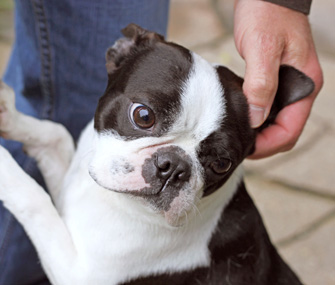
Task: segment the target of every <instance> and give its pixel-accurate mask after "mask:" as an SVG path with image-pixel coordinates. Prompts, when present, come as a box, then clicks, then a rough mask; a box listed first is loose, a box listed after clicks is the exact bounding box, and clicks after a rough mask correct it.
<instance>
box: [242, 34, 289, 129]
mask: <svg viewBox="0 0 335 285" xmlns="http://www.w3.org/2000/svg"><path fill="white" fill-rule="evenodd" d="M278 41H279V40H278V39H277V38H275V37H273V36H271V35H260V36H257V38H253V39H251V41H250V42H248V43H245V44H243V46H246V47H247V48H246V49H245V51H243V57H244V59H245V61H246V73H245V81H244V84H243V91H244V93H245V95H246V96H247V99H248V103H249V109H250V122H251V126H252V127H253V128H256V127H259V126H260V125H261V124H262V123H263V122H264V121H265V119H266V118H267V116H268V114H269V112H270V109H271V105H272V103H273V100H274V96H275V93H276V90H277V86H278V72H279V66H280V59H281V53H282V50H283V48H284V47H283V44H282V43H281V42H278ZM251 47H252V48H251Z"/></svg>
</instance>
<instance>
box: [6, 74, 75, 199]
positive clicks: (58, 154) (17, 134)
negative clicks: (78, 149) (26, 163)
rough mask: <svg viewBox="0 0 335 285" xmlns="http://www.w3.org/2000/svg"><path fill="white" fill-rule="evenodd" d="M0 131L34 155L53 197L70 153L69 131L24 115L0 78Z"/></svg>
mask: <svg viewBox="0 0 335 285" xmlns="http://www.w3.org/2000/svg"><path fill="white" fill-rule="evenodd" d="M0 135H1V136H2V137H4V138H6V139H11V140H15V141H19V142H22V143H23V147H24V149H25V151H26V152H27V153H28V155H29V156H31V157H33V158H35V159H36V161H37V163H38V167H39V168H40V170H41V172H42V174H43V177H44V179H45V182H46V184H47V186H48V189H49V192H50V194H51V196H52V197H53V199H54V201H57V196H58V192H59V190H60V188H61V187H62V182H63V178H64V176H65V173H66V171H67V169H68V167H69V164H70V162H71V159H72V156H73V153H74V144H73V140H72V137H71V135H70V134H69V133H68V131H67V130H66V129H65V128H64V127H63V126H62V125H60V124H56V123H54V122H51V121H46V120H44V121H42V120H38V119H35V118H33V117H30V116H26V115H24V114H22V113H20V112H18V111H17V110H16V109H15V95H14V92H13V90H12V89H11V88H9V87H8V86H7V85H6V84H5V83H3V82H2V81H1V80H0Z"/></svg>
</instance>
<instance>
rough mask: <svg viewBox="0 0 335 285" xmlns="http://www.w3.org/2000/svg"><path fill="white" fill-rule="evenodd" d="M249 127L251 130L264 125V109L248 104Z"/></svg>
mask: <svg viewBox="0 0 335 285" xmlns="http://www.w3.org/2000/svg"><path fill="white" fill-rule="evenodd" d="M249 110H250V125H251V127H252V128H257V127H259V126H260V125H262V124H263V123H264V120H265V108H262V107H259V106H255V105H252V104H250V105H249Z"/></svg>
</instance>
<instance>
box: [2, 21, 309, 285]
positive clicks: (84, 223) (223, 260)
mask: <svg viewBox="0 0 335 285" xmlns="http://www.w3.org/2000/svg"><path fill="white" fill-rule="evenodd" d="M123 34H124V36H125V37H124V38H122V39H120V40H118V41H117V42H116V43H115V45H114V46H113V47H112V48H110V49H109V50H108V52H107V56H106V58H107V64H106V66H107V71H108V86H107V89H106V91H105V94H104V95H103V96H102V97H101V99H100V100H99V104H98V107H97V110H96V114H95V118H94V122H92V123H90V124H89V125H88V126H87V127H86V129H85V130H84V131H83V134H82V136H81V139H80V141H79V144H78V148H77V150H76V152H74V144H73V141H72V138H71V136H70V135H69V134H68V132H67V131H66V130H65V128H64V127H62V126H61V125H58V124H56V123H53V122H49V121H40V120H37V119H34V118H32V117H28V116H25V115H24V114H22V113H20V112H18V111H17V110H16V109H15V107H14V93H13V92H12V90H11V89H9V87H7V86H6V85H5V84H4V83H0V84H1V86H0V134H1V135H2V136H3V137H4V138H8V139H12V140H17V141H20V142H22V143H23V144H24V148H25V150H26V151H27V153H28V154H29V155H30V156H31V157H33V158H35V159H36V160H37V162H38V165H39V168H40V169H41V171H42V173H43V176H44V178H45V181H46V183H47V186H48V189H49V191H50V196H51V197H50V196H49V195H48V194H46V193H45V192H44V191H43V189H42V188H41V187H40V186H39V185H38V184H37V183H36V182H35V181H34V180H33V179H32V178H30V177H29V176H28V175H27V174H26V173H24V171H23V170H22V169H21V168H20V167H19V166H18V165H17V164H16V162H15V161H14V160H13V158H12V157H11V156H10V154H9V153H8V152H7V151H6V150H5V149H4V148H1V147H0V200H2V201H3V203H4V205H5V206H6V207H7V208H8V209H9V210H10V211H11V212H12V213H13V214H14V215H15V216H16V218H17V219H18V220H19V221H20V222H21V223H22V225H23V226H24V228H25V230H26V231H27V233H28V235H29V237H30V238H31V240H32V242H33V243H34V245H35V247H36V249H37V251H38V254H39V256H40V258H41V262H42V265H43V267H44V269H45V272H46V274H47V276H48V278H49V279H50V281H51V282H52V283H53V284H61V285H67V284H69V285H72V284H80V285H83V284H87V285H92V284H97V285H104V284H155V285H156V284H174V285H175V284H227V285H230V284H239V285H240V284H247V285H252V284H255V285H261V284H271V285H274V284H290V285H292V284H301V283H300V281H299V280H298V278H297V277H296V276H295V274H294V273H293V272H292V271H291V270H290V268H289V267H288V266H287V265H286V264H285V262H284V261H283V260H282V259H281V257H280V256H279V255H278V253H277V251H276V249H275V248H274V246H273V245H272V244H271V242H270V240H269V237H268V235H267V233H266V230H265V228H264V225H263V223H262V220H261V217H260V215H259V213H258V211H257V209H256V208H255V206H254V204H253V202H252V200H251V199H250V197H249V196H248V194H247V192H246V190H245V187H244V184H243V180H242V170H241V166H240V164H241V162H242V161H243V159H244V158H245V157H246V156H248V155H249V154H250V153H252V152H253V149H254V143H255V136H256V135H257V132H259V131H260V129H258V130H254V129H252V128H251V127H250V126H249V116H248V105H247V101H246V98H245V97H244V95H243V93H242V83H243V80H242V79H241V78H239V77H238V76H236V75H235V74H233V73H232V72H231V71H230V70H228V69H227V68H225V67H223V66H212V65H211V64H209V63H208V62H206V61H205V60H204V59H202V58H201V57H200V56H198V55H196V54H194V53H192V52H191V51H189V50H187V49H185V48H183V47H181V46H179V45H176V44H173V43H169V42H166V41H165V40H164V38H163V37H162V36H160V35H158V34H156V33H153V32H149V31H146V30H144V29H142V28H140V27H138V26H136V25H134V24H131V25H129V26H128V27H126V28H125V29H124V30H123ZM313 88H314V84H313V82H312V81H311V80H310V79H309V78H308V77H306V76H305V75H304V74H302V73H301V72H299V71H297V70H295V69H293V68H291V67H287V66H286V67H285V66H284V67H282V68H281V70H280V79H279V89H278V93H277V96H276V101H275V103H274V107H273V109H272V111H271V114H270V117H269V119H268V120H267V121H266V122H265V124H264V125H263V126H262V127H261V128H264V127H266V126H267V125H268V124H271V122H273V121H274V119H275V116H276V114H277V113H278V112H279V111H280V110H281V109H282V108H283V107H285V106H286V105H288V104H290V103H293V102H295V101H297V100H299V99H301V98H303V97H305V96H307V95H308V94H310V93H311V91H312V90H313Z"/></svg>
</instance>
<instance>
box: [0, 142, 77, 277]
mask: <svg viewBox="0 0 335 285" xmlns="http://www.w3.org/2000/svg"><path fill="white" fill-rule="evenodd" d="M0 200H2V201H3V203H4V206H5V207H6V208H8V209H9V210H10V211H11V212H12V213H13V214H14V216H15V217H16V218H17V219H18V220H19V221H20V223H21V224H22V225H23V227H24V229H25V230H26V232H27V234H28V235H29V237H30V239H31V240H32V242H33V244H34V246H35V247H36V249H37V252H38V254H39V257H40V258H41V261H42V265H43V267H44V269H45V271H46V273H47V275H48V277H49V279H50V280H51V282H52V283H53V284H77V283H76V281H75V280H74V272H75V267H76V250H75V247H74V245H73V242H72V238H71V235H70V233H69V231H68V229H67V227H66V225H65V224H64V222H63V220H62V219H61V217H60V216H59V214H58V212H57V210H56V209H55V207H54V205H53V204H52V201H51V199H50V196H49V195H48V194H47V193H46V192H45V191H44V190H43V189H42V188H41V187H40V186H39V185H38V184H37V183H36V182H35V180H33V179H32V178H31V177H30V176H29V175H27V174H26V173H25V172H24V171H23V170H22V169H21V168H20V167H19V165H18V164H17V163H16V162H15V160H14V159H13V158H12V156H11V155H10V154H9V152H8V151H7V150H5V149H4V148H3V147H1V146H0Z"/></svg>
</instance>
